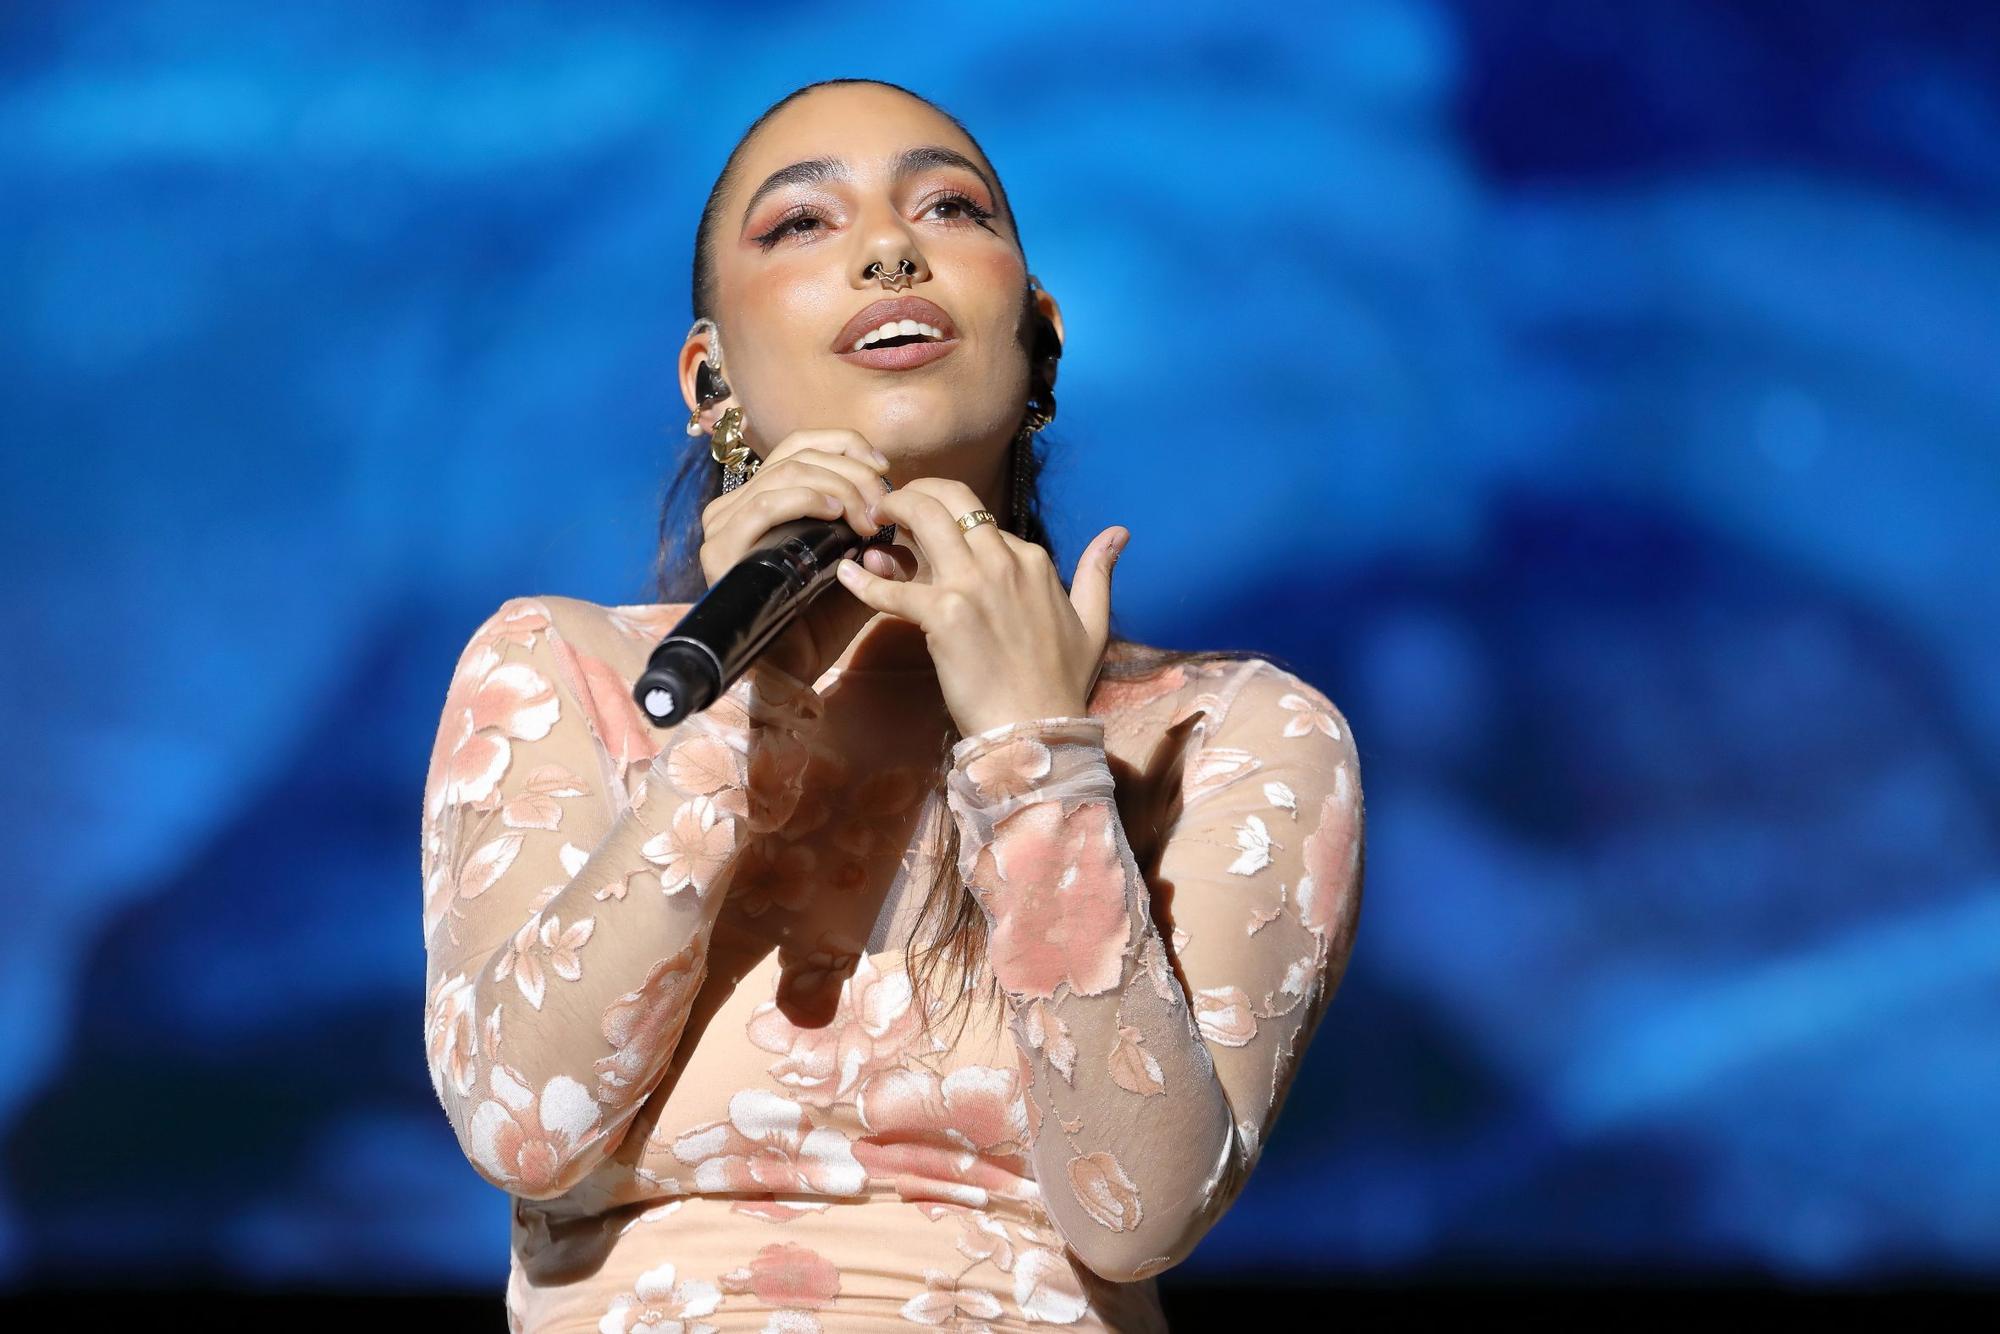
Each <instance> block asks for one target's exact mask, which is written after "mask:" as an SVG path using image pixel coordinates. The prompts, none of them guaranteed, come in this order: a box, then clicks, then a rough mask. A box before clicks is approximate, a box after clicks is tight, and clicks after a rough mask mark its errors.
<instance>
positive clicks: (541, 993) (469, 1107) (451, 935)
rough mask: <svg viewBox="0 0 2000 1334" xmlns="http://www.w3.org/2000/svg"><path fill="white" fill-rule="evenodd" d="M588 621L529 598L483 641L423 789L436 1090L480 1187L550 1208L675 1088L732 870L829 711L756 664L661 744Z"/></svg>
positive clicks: (563, 605)
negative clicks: (654, 1096)
mask: <svg viewBox="0 0 2000 1334" xmlns="http://www.w3.org/2000/svg"><path fill="white" fill-rule="evenodd" d="M587 605H588V604H580V603H574V600H572V599H567V598H557V597H548V598H515V599H512V600H510V601H508V602H506V603H504V604H502V605H501V607H500V608H499V609H498V610H497V611H495V612H494V613H493V614H492V615H491V616H489V617H488V618H487V619H486V621H485V622H484V623H483V624H482V625H480V627H479V628H478V630H477V631H476V632H475V633H474V634H473V636H472V638H471V640H470V642H469V643H467V645H466V646H465V649H464V651H463V652H462V653H461V655H460V657H459V660H458V665H457V667H456V669H455V670H454V672H453V675H452V679H451V684H450V687H449V690H448V692H447V696H446V699H445V705H444V712H443V716H442V718H441V719H440V722H439V726H438V733H437V738H436V742H435V744H434V746H433V748H432V754H431V760H430V767H429V770H428V773H427V776H426V779H425V786H424V813H423V885H424V889H423V898H424V908H423V917H424V948H425V959H426V964H425V982H426V992H427V998H426V1002H425V1010H424V1039H425V1048H426V1055H427V1060H428V1063H429V1067H430V1076H431V1084H432V1087H433V1089H434V1090H435V1091H436V1093H437V1096H438V1099H439V1102H440V1103H441V1104H442V1105H443V1107H444V1111H445V1114H446V1116H447V1117H448V1118H449V1119H450V1122H451V1126H452V1130H453V1131H454V1133H455V1134H456V1135H457V1137H458V1142H459V1144H460V1146H461V1148H462V1149H463V1150H464V1152H465V1154H466V1156H467V1158H469V1159H470V1160H471V1162H472V1164H473V1166H474V1167H475V1168H477V1170H478V1171H479V1173H480V1175H481V1176H483V1177H485V1178H486V1180H488V1181H490V1182H491V1183H493V1184H494V1185H496V1186H499V1187H500V1188H501V1189H503V1190H506V1191H509V1192H511V1193H513V1194H515V1195H519V1196H522V1197H525V1198H527V1199H534V1200H543V1199H551V1198H553V1197H555V1196H557V1195H560V1194H562V1193H563V1192H565V1191H567V1190H568V1189H570V1188H571V1187H572V1186H574V1185H575V1184H576V1183H577V1182H578V1181H580V1180H581V1179H582V1178H583V1177H584V1176H585V1175H587V1174H588V1173H589V1172H590V1171H591V1170H592V1169H593V1168H594V1167H596V1166H597V1165H598V1164H600V1163H601V1162H603V1161H604V1160H605V1158H606V1157H607V1156H608V1155H610V1154H611V1153H612V1152H613V1151H615V1150H616V1149H617V1147H618V1145H619V1142H620V1141H621V1139H622V1138H623V1137H624V1134H625V1131H626V1130H627V1129H628V1128H629V1126H630V1124H631V1120H632V1117H633V1115H634V1113H635V1112H636V1111H637V1109H638V1107H639V1105H640V1104H641V1102H643V1101H644V1099H645V1097H646V1095H647V1094H648V1093H649V1092H650V1091H651V1090H652V1089H653V1088H654V1086H655V1085H656V1084H657V1083H658V1081H659V1080H660V1078H661V1077H662V1075H663V1074H664V1072H665V1071H666V1069H667V1067H668V1065H669V1063H670V1062H671V1060H672V1058H673V1056H674V1052H675V1049H676V1047H677V1046H678V1044H679V1041H680V1037H681V1033H682V1031H683V1029H684V1028H685V1026H686V1023H687V1018H688V1012H689V1005H690V1003H691V1001H692V1000H693V998H694V995H695V993H696V992H697V991H698V990H699V989H700V986H701V983H702V980H703V978H704V976H705V975H706V970H707V945H708V938H709V935H710V932H711V930H712V928H713V926H714V924H715V920H716V916H717V914H718V912H719V911H720V908H721V905H722V902H723V900H724V898H725V897H726V882H727V878H728V874H729V871H730V868H731V867H732V865H733V863H734V860H735V858H736V856H737V854H738V852H739V851H740V850H741V848H742V847H743V846H744V844H745V843H746V842H747V841H748V839H749V836H750V835H751V834H752V833H754V832H762V831H765V830H769V829H775V828H777V827H778V826H779V825H781V824H782V823H783V822H784V821H785V819H786V818H787V817H788V816H789V815H790V814H791V811H792V809H793V807H794V806H795V805H796V803H797V801H798V798H799V791H800V785H801V782H802V779H803V774H804V769H805V765H806V761H807V751H806V743H807V742H808V740H809V739H810V737H811V736H812V734H813V732H814V730H815V729H816V727H817V724H818V721H819V719H820V716H821V701H820V698H819V696H818V695H817V694H815V693H814V692H813V691H812V689H811V688H810V687H808V686H806V685H804V684H802V683H800V682H799V681H798V680H797V679H796V678H794V677H792V676H790V675H789V674H787V673H785V672H783V671H781V670H779V669H777V668H775V667H772V666H769V665H766V664H759V665H757V666H755V667H753V668H752V669H751V670H750V671H749V672H748V673H746V674H745V675H744V676H742V677H740V678H739V679H738V680H737V681H736V683H735V684H734V685H733V686H732V687H731V688H730V690H729V691H728V693H727V694H726V695H725V696H724V697H723V698H722V699H720V700H718V701H717V702H716V703H715V704H714V705H713V706H712V707H710V708H709V709H707V710H705V711H703V712H701V713H697V714H693V715H691V716H689V717H688V718H687V719H685V720H683V721H682V722H681V723H679V724H678V725H677V726H675V727H673V728H671V729H665V730H662V729H657V728H654V727H652V725H651V724H650V723H648V722H647V721H646V720H645V718H644V716H643V715H642V714H641V713H640V712H639V711H638V708H637V706H636V705H635V704H634V703H633V702H632V700H631V695H630V689H631V683H630V682H629V681H625V680H623V679H621V678H620V677H619V675H618V674H617V673H616V672H614V671H613V670H612V669H611V668H610V666H608V665H607V663H606V661H605V659H604V658H602V657H599V656H596V655H595V654H593V653H592V652H591V651H590V648H589V645H588V637H587V636H582V637H579V635H581V630H582V627H581V626H579V625H578V624H577V622H576V620H575V619H573V618H576V617H577V616H578V608H580V607H585V606H587ZM558 611H560V612H562V613H563V619H565V620H569V621H570V624H571V625H572V633H565V632H564V630H563V629H562V628H561V627H560V626H559V625H558V624H557V616H556V614H555V613H557V612H558ZM602 631H603V627H601V626H600V627H598V632H599V633H602ZM628 776H629V777H630V778H632V779H633V780H634V781H633V782H632V783H631V784H630V786H629V788H628V786H627V778H628Z"/></svg>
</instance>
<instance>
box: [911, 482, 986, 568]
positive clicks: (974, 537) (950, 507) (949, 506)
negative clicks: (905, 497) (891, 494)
mask: <svg viewBox="0 0 2000 1334" xmlns="http://www.w3.org/2000/svg"><path fill="white" fill-rule="evenodd" d="M903 490H905V491H920V492H922V493H923V494H925V495H928V496H935V497H936V498H937V500H938V502H939V503H940V504H942V505H943V506H944V507H945V510H946V512H947V513H949V514H950V515H951V517H952V522H953V523H954V524H956V523H957V521H958V520H959V519H960V518H961V517H963V516H964V515H967V514H970V513H972V512H973V511H974V510H980V509H985V508H986V502H985V501H983V500H981V499H980V498H979V493H978V492H977V491H974V490H973V489H972V488H971V487H969V486H967V485H966V484H965V483H964V482H961V481H959V480H957V479H956V478H953V477H912V478H911V479H910V480H909V481H908V482H906V483H904V484H903ZM959 532H961V533H963V534H964V535H965V543H966V550H968V551H971V552H973V553H974V554H975V555H980V556H993V555H997V554H1002V553H1005V552H1006V551H1007V550H1008V549H1009V548H1008V543H1007V541H1006V538H1007V533H1006V532H1005V530H1003V529H1002V528H1001V527H1000V524H999V523H998V521H997V520H996V521H995V522H993V523H981V524H974V525H973V526H972V527H971V528H960V529H959Z"/></svg>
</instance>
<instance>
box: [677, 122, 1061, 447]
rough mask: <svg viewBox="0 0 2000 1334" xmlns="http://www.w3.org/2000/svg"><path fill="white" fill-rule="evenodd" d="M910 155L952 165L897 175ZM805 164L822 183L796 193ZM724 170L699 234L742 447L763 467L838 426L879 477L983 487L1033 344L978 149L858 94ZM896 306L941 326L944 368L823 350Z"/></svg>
mask: <svg viewBox="0 0 2000 1334" xmlns="http://www.w3.org/2000/svg"><path fill="white" fill-rule="evenodd" d="M922 148H943V149H947V150H950V153H949V154H938V153H932V154H931V155H930V160H928V161H923V160H919V161H917V162H914V163H903V162H900V160H901V159H903V157H904V155H905V154H906V153H907V152H908V151H909V150H912V149H922ZM954 155H957V156H962V157H963V158H964V159H965V160H966V161H964V162H954V161H951V160H950V157H951V156H954ZM815 159H824V160H826V161H827V162H829V163H832V164H833V166H832V169H831V171H821V172H819V173H818V177H819V178H818V179H804V178H800V177H802V176H803V175H804V173H803V172H801V171H800V169H799V168H798V167H797V165H796V164H801V163H807V162H811V161H813V160H815ZM740 167H741V170H740V172H739V174H738V176H737V180H736V182H735V184H734V185H733V186H732V187H731V188H730V190H729V191H728V192H727V197H726V198H725V199H724V200H723V201H722V203H721V213H720V216H719V217H718V218H717V220H716V222H715V231H714V241H715V273H716V317H717V323H718V324H719V325H720V327H721V341H722V353H723V361H724V370H725V372H726V374H727V378H728V382H729V386H730V388H731V390H732V391H733V392H734V395H735V400H736V402H737V403H738V404H739V405H740V406H741V407H742V409H743V414H744V427H745V430H746V432H747V433H748V436H749V440H750V443H751V446H752V447H753V448H754V449H756V450H757V452H758V453H760V454H768V453H769V452H770V450H771V449H772V448H773V447H774V446H775V445H777V444H778V442H779V441H781V440H782V439H783V438H784V437H785V436H786V435H788V434H789V433H791V432H792V431H795V430H801V429H807V428H820V427H843V428H846V429H849V430H854V431H859V432H860V433H861V434H862V435H864V436H866V437H867V438H868V440H869V441H870V442H872V443H873V444H874V445H875V446H876V447H877V448H878V449H880V450H881V451H882V452H883V453H884V454H887V455H888V456H889V458H890V460H891V465H892V466H891V473H892V476H895V477H899V478H907V477H911V476H923V475H936V476H956V477H959V478H961V479H963V480H965V481H967V482H969V483H971V484H972V485H974V486H982V485H986V484H988V483H990V481H991V476H990V474H991V473H992V472H993V469H994V468H995V466H997V464H998V463H1001V462H1004V454H1003V451H1004V449H1005V446H1006V444H1007V441H1008V440H1009V439H1011V438H1012V436H1013V433H1014V429H1015V427H1016V426H1018V425H1019V423H1020V418H1021V411H1022V406H1023V403H1024V402H1025V400H1026V397H1027V393H1028V373H1029V366H1028V353H1029V348H1030V346H1031V343H1030V341H1029V328H1028V326H1027V324H1026V319H1025V317H1026V312H1027V310H1028V307H1027V298H1026V293H1027V279H1028V275H1027V269H1026V267H1025V265H1024V262H1023V259H1022V255H1021V250H1020V248H1019V246H1018V244H1017V242H1016V240H1015V235H1014V226H1013V219H1012V217H1011V216H1009V215H1008V214H1006V213H1005V212H1003V207H1004V206H1003V204H1002V203H1001V201H1000V199H999V197H998V195H997V193H996V192H995V190H994V189H993V187H992V185H991V184H990V182H991V180H992V178H993V177H992V169H991V167H990V166H989V164H988V163H987V162H986V161H985V159H984V158H983V157H982V156H981V155H980V153H979V150H978V149H977V148H976V147H975V146H974V145H973V144H972V143H971V142H970V141H969V140H967V139H966V138H965V136H964V135H962V134H960V133H959V132H958V130H957V129H956V127H954V126H953V125H952V124H951V122H950V121H948V120H946V119H944V118H943V117H941V116H939V115H938V114H937V113H936V112H935V111H933V110H931V108H929V107H927V106H925V105H924V104H922V103H921V102H917V101H915V100H913V99H911V98H909V97H906V96H905V95H903V94H902V93H899V92H897V91H895V90H894V89H888V88H881V87H876V86H872V85H867V84H858V85H846V86H841V87H835V88H823V89H819V90H817V91H815V92H812V93H808V94H806V95H805V96H804V97H801V98H799V99H797V100H796V101H794V102H792V103H791V104H790V105H788V106H786V107H785V108H784V110H782V111H780V112H779V113H778V114H777V115H776V116H774V117H772V119H771V120H769V121H767V122H766V123H765V125H764V126H763V128H762V129H760V130H759V131H758V133H757V135H756V136H755V138H754V139H753V140H752V141H751V143H750V144H748V145H747V146H746V149H745V152H744V155H743V157H742V159H741V161H740ZM787 168H791V169H792V171H790V172H787V171H786V170H785V169H787ZM773 173H780V175H779V177H778V179H777V182H776V183H775V184H770V181H771V178H772V176H773ZM788 177H790V178H791V179H787V178H788ZM905 259H908V260H909V261H910V263H911V264H912V265H913V266H914V273H913V274H912V276H911V280H910V282H909V283H908V284H907V285H905V286H902V287H900V288H898V289H895V290H888V289H885V288H884V286H883V284H882V283H881V281H880V280H879V279H878V278H876V277H871V276H868V275H867V272H866V271H867V270H868V268H869V265H870V264H871V263H877V262H879V263H880V265H881V269H880V270H879V272H886V273H890V274H893V273H895V272H896V271H897V270H898V268H899V266H900V264H901V261H903V260H905ZM908 296H916V297H922V298H923V299H924V300H926V301H930V302H934V303H935V304H936V305H937V306H938V307H939V308H941V309H942V310H943V312H944V313H945V315H946V316H947V317H948V320H949V327H948V328H947V329H946V330H945V331H946V332H947V333H955V334H956V338H955V340H953V341H951V342H950V344H949V346H950V351H949V352H948V353H947V354H946V355H944V356H941V357H938V358H936V359H935V360H930V361H928V362H926V363H925V364H922V365H918V366H912V367H908V368H904V369H889V368H885V367H882V366H874V365H869V364H867V363H866V362H865V361H862V360H858V359H856V358H855V357H853V356H844V355H842V354H841V351H836V350H835V346H836V343H837V342H838V344H839V346H840V348H841V350H842V351H845V350H846V349H847V348H848V347H849V345H850V344H851V342H852V335H850V336H849V337H847V338H841V337H840V335H841V331H842V329H843V328H845V327H846V326H847V325H848V323H849V321H850V320H851V319H852V318H853V317H855V316H856V315H858V314H860V312H861V311H863V310H864V309H866V308H867V307H868V306H870V305H871V304H873V303H875V302H877V301H881V300H889V299H894V298H899V297H908ZM1044 299H1045V300H1046V301H1048V303H1049V304H1048V307H1047V308H1049V309H1052V308H1053V301H1052V299H1048V298H1044ZM914 318H917V319H918V320H919V322H921V323H927V324H939V323H940V321H938V320H937V319H935V318H932V319H924V318H923V317H922V315H918V316H915V317H914ZM1054 318H1056V319H1057V320H1058V321H1059V320H1060V315H1059V314H1057V315H1055V316H1054ZM876 323H877V324H879V323H880V321H877V322H876ZM1058 328H1060V325H1059V324H1058ZM873 355H874V356H876V357H878V358H879V357H887V356H893V355H894V354H890V353H875V354H873ZM906 355H907V354H906Z"/></svg>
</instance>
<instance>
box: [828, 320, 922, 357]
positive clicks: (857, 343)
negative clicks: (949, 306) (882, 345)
mask: <svg viewBox="0 0 2000 1334" xmlns="http://www.w3.org/2000/svg"><path fill="white" fill-rule="evenodd" d="M909 334H922V335H923V336H924V337H925V338H930V339H934V340H936V341H938V342H943V341H944V332H943V330H940V329H934V328H932V327H931V326H930V325H928V324H923V323H920V322H918V321H916V320H890V321H889V322H888V323H887V324H885V325H883V326H882V327H881V328H879V329H871V330H869V331H868V332H867V333H865V334H863V335H861V337H859V338H857V339H855V340H854V346H853V347H851V348H849V349H847V350H848V351H850V352H859V351H860V350H861V349H862V348H864V347H867V346H868V345H869V344H871V343H878V342H880V341H881V340H882V339H884V338H900V337H905V336H907V335H909Z"/></svg>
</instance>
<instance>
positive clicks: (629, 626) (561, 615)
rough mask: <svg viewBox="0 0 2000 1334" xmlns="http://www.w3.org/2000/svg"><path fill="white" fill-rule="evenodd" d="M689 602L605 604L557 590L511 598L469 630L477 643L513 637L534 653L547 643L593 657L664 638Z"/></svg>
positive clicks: (649, 644)
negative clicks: (566, 647)
mask: <svg viewBox="0 0 2000 1334" xmlns="http://www.w3.org/2000/svg"><path fill="white" fill-rule="evenodd" d="M692 605H693V604H692V603H686V602H652V603H619V604H611V605H607V604H604V603H598V602H591V601H589V600H587V599H585V598H578V597H568V596H564V595H562V594H558V593H531V594H522V595H520V596H517V597H510V598H508V599H507V600H506V601H504V602H502V603H501V604H500V605H499V606H498V607H496V608H495V609H494V610H493V611H492V612H490V613H488V615H487V617H486V619H485V621H483V622H482V623H481V624H480V626H479V628H478V630H476V631H475V632H474V634H473V639H474V641H475V643H476V642H481V641H485V640H491V639H493V638H496V637H501V638H504V637H517V640H518V642H520V643H521V644H523V646H524V647H527V648H529V649H530V650H532V651H540V648H541V646H542V645H543V644H544V643H547V642H551V641H552V642H555V643H561V644H566V645H569V646H571V647H573V648H579V649H583V650H585V651H587V652H590V653H592V654H595V655H597V656H610V655H612V654H614V653H615V652H617V650H618V649H619V647H620V646H622V645H630V644H644V645H645V646H647V647H648V648H650V647H651V646H652V645H654V644H657V643H658V642H659V641H660V640H661V639H662V638H664V637H665V636H666V635H667V633H668V632H669V631H671V630H672V629H673V628H674V626H675V625H676V624H677V623H679V621H680V619H681V618H682V617H683V616H685V615H686V614H687V612H688V609H689V608H690V607H691V606H692Z"/></svg>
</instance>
